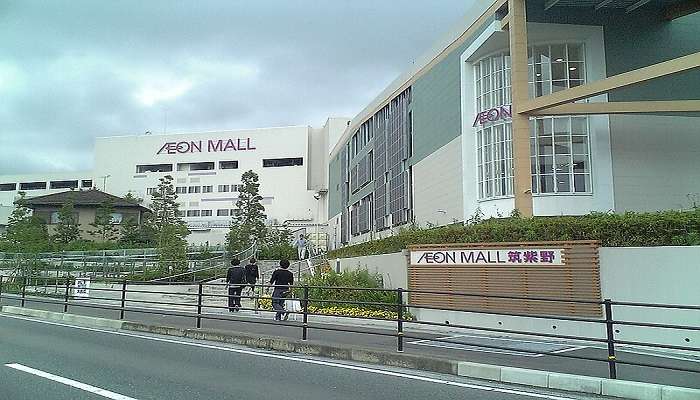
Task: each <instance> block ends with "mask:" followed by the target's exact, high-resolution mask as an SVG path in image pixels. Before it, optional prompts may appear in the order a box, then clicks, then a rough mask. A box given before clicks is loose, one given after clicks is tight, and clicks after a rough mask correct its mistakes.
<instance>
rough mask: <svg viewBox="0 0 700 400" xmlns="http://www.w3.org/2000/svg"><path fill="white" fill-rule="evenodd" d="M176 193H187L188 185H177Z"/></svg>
mask: <svg viewBox="0 0 700 400" xmlns="http://www.w3.org/2000/svg"><path fill="white" fill-rule="evenodd" d="M175 193H177V194H185V193H187V186H176V187H175Z"/></svg>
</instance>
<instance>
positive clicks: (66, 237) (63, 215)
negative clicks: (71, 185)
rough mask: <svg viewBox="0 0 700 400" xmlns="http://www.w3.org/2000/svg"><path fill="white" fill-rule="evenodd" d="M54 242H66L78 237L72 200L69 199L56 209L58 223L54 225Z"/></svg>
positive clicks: (78, 231) (78, 230)
mask: <svg viewBox="0 0 700 400" xmlns="http://www.w3.org/2000/svg"><path fill="white" fill-rule="evenodd" d="M54 238H55V239H56V242H58V243H61V244H68V243H70V242H73V241H75V240H78V239H79V238H80V229H79V228H78V221H77V220H76V218H75V207H74V205H73V201H72V200H69V201H67V202H65V203H64V204H63V206H62V207H61V208H60V209H59V210H58V224H57V225H56V234H55V235H54Z"/></svg>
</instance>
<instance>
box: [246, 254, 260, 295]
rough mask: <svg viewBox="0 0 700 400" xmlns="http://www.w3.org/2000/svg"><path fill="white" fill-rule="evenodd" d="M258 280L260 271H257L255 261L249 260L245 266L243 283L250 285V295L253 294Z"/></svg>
mask: <svg viewBox="0 0 700 400" xmlns="http://www.w3.org/2000/svg"><path fill="white" fill-rule="evenodd" d="M258 279H260V271H259V270H258V264H257V260H256V259H255V258H251V259H250V261H249V262H248V265H246V266H245V281H246V282H247V283H248V285H250V291H251V293H254V292H255V284H256V283H257V282H258Z"/></svg>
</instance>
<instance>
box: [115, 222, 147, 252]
mask: <svg viewBox="0 0 700 400" xmlns="http://www.w3.org/2000/svg"><path fill="white" fill-rule="evenodd" d="M141 240H142V238H141V229H140V228H139V223H138V222H137V221H136V218H134V217H127V218H126V219H124V220H123V221H122V223H121V226H120V227H119V243H121V244H124V245H127V246H133V245H135V244H140V243H141Z"/></svg>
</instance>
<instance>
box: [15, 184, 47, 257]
mask: <svg viewBox="0 0 700 400" xmlns="http://www.w3.org/2000/svg"><path fill="white" fill-rule="evenodd" d="M25 195H26V193H25V192H19V198H18V199H17V200H15V202H14V203H15V208H14V209H13V210H12V214H10V217H9V218H8V222H7V232H6V233H5V237H4V241H5V242H6V243H7V247H8V250H10V251H16V252H39V251H43V250H46V249H47V248H48V247H49V233H48V229H47V228H46V221H44V220H42V219H41V218H40V217H38V216H36V215H32V210H30V209H29V207H27V199H26V197H25Z"/></svg>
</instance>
